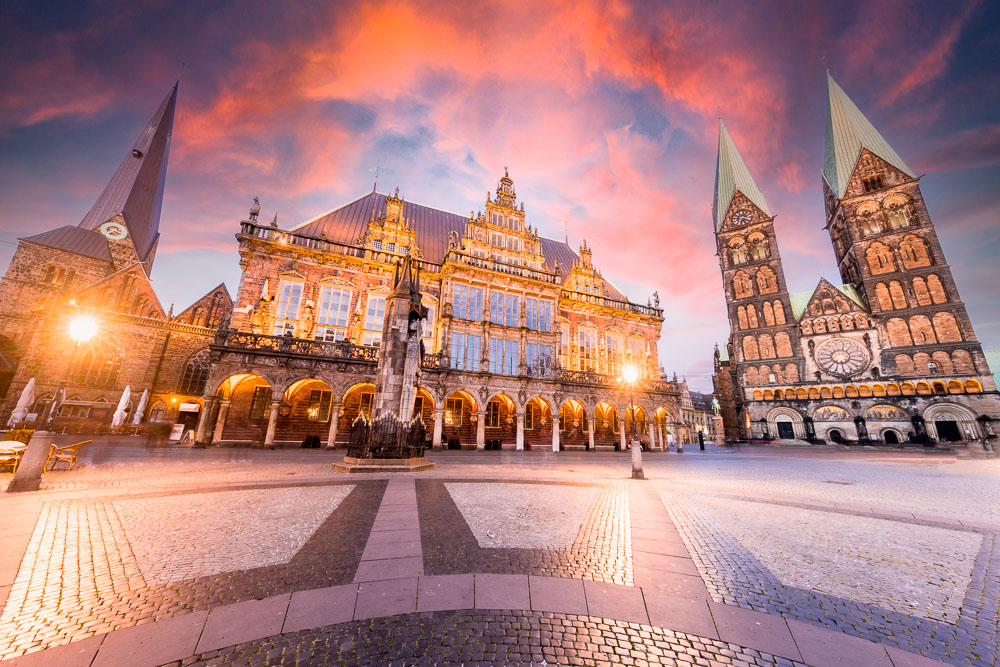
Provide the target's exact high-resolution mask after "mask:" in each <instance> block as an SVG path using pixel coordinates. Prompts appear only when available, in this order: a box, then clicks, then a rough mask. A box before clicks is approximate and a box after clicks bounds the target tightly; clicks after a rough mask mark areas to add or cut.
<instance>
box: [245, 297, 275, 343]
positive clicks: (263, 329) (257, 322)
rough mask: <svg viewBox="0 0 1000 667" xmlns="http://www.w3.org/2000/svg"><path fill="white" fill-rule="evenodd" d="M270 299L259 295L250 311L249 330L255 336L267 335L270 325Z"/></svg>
mask: <svg viewBox="0 0 1000 667" xmlns="http://www.w3.org/2000/svg"><path fill="white" fill-rule="evenodd" d="M269 303H270V299H269V298H268V297H266V296H263V295H261V297H260V299H258V300H257V303H256V305H254V307H253V310H252V311H250V330H251V331H253V332H254V333H255V334H262V333H267V331H268V329H269V327H270V325H271V312H270V310H271V308H270V305H269Z"/></svg>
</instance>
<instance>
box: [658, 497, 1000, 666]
mask: <svg viewBox="0 0 1000 667" xmlns="http://www.w3.org/2000/svg"><path fill="white" fill-rule="evenodd" d="M662 495H663V498H664V502H665V504H666V506H667V509H668V510H669V512H670V514H671V516H672V517H673V519H674V522H675V524H676V525H677V527H678V529H679V530H680V532H681V535H682V537H683V538H684V541H685V544H686V545H687V546H688V549H689V551H690V553H691V555H692V557H693V559H694V562H695V564H696V565H697V567H698V570H699V571H700V573H701V576H702V578H703V579H704V581H705V583H706V585H707V586H708V589H709V592H710V593H711V595H712V597H713V599H715V600H716V601H718V602H724V603H725V604H729V605H734V606H739V607H744V608H747V609H755V610H758V611H765V612H768V613H770V614H779V615H781V616H783V617H785V618H791V619H797V620H802V621H805V622H809V623H814V624H817V625H822V626H824V627H827V628H830V629H836V630H838V631H840V632H844V633H846V634H850V635H853V636H856V637H862V638H864V639H868V640H871V641H876V642H879V643H882V644H886V645H890V646H897V647H899V648H901V649H903V650H906V651H910V652H919V653H920V654H922V655H926V656H929V657H933V658H935V659H939V660H943V661H946V662H952V663H954V664H962V665H996V664H997V660H998V648H997V639H998V636H1000V633H998V631H997V628H998V610H1000V552H998V551H996V550H994V544H995V542H996V533H993V532H990V531H973V530H967V531H965V533H964V534H960V535H957V536H956V535H955V533H958V532H959V531H957V530H953V529H950V528H949V529H943V528H939V527H931V525H930V524H929V522H917V521H914V520H909V521H905V520H903V519H900V520H899V525H898V526H896V527H895V528H894V529H893V533H894V536H895V537H896V538H898V539H899V540H900V543H899V544H898V548H897V550H896V552H895V553H896V554H897V555H898V556H899V560H898V561H896V563H895V569H893V568H892V562H891V561H889V560H885V561H883V562H882V563H881V564H873V566H877V565H882V566H884V567H882V568H881V569H882V571H881V572H880V573H875V574H874V576H873V573H871V572H870V569H873V568H869V567H867V566H865V565H864V564H862V563H859V562H857V559H855V562H854V563H853V564H850V563H845V562H844V561H845V560H847V557H846V556H845V554H847V553H848V552H850V551H854V552H855V553H857V552H858V551H862V550H865V549H871V547H872V545H877V544H881V543H882V541H883V539H884V538H885V537H886V534H885V532H884V531H885V530H886V527H885V526H884V525H881V520H876V519H872V518H869V517H864V516H859V515H856V514H853V513H850V512H845V511H840V510H832V511H828V512H824V513H825V514H827V515H828V517H827V521H826V522H825V523H822V524H820V526H819V528H820V530H823V529H825V530H826V531H828V532H827V534H826V535H825V536H823V535H813V536H812V537H814V538H815V542H812V543H810V540H809V536H808V535H803V534H801V533H799V534H796V533H795V530H794V528H789V527H787V526H786V527H785V528H784V529H782V530H779V531H773V530H772V531H769V532H768V534H767V535H760V536H757V537H755V538H754V539H752V540H747V541H748V542H750V543H751V544H759V543H760V540H767V539H772V540H774V542H773V543H772V544H770V545H768V548H769V549H770V550H772V551H773V552H775V553H777V552H780V551H781V550H783V549H784V550H786V551H785V557H786V559H787V561H786V562H785V563H775V562H774V561H772V565H774V566H775V567H774V570H777V569H779V568H780V567H785V568H787V567H790V566H791V567H798V568H799V569H800V571H803V572H805V571H809V572H810V578H811V579H812V580H813V582H814V585H812V586H793V585H788V584H786V583H783V582H782V581H781V580H780V579H779V576H778V575H777V574H776V573H775V572H774V571H773V570H772V569H769V568H768V567H767V566H766V565H765V563H764V562H763V560H762V559H760V558H758V556H757V555H755V554H754V553H753V552H752V551H751V550H750V549H748V548H747V546H746V545H745V544H744V543H743V542H741V541H740V539H738V538H737V537H735V536H734V533H743V532H744V528H745V527H748V526H753V525H757V526H760V525H761V523H760V522H762V521H763V522H766V521H767V519H768V517H770V518H771V519H773V520H774V521H781V520H786V521H787V520H788V518H787V517H788V514H789V513H791V514H793V515H798V516H799V517H800V520H802V521H804V520H805V517H806V516H808V515H810V514H813V513H814V512H815V510H812V509H806V508H788V507H783V506H781V507H778V508H777V511H776V508H775V506H773V505H770V504H768V503H755V502H747V503H743V502H737V503H733V502H732V501H727V500H725V499H724V500H723V502H719V499H717V498H713V497H711V496H705V495H683V496H682V495H681V494H671V493H663V494H662ZM751 516H752V518H750V517H751ZM845 521H846V522H847V523H848V524H849V525H850V526H851V530H850V531H843V525H844V523H845ZM741 524H742V525H741ZM900 526H902V527H903V530H900V529H899V528H900ZM730 527H731V528H732V530H731V529H730ZM838 527H840V528H841V530H840V531H838ZM931 531H933V532H931ZM782 533H784V534H782ZM789 534H792V535H795V539H792V540H789V539H788V535H789ZM932 535H933V536H935V537H937V538H938V539H939V540H940V541H938V542H933V543H932V544H930V545H926V546H930V547H931V548H933V549H935V550H936V551H938V552H945V553H948V552H952V551H953V550H954V549H956V548H957V547H956V543H964V547H965V548H970V547H972V546H977V547H978V548H976V549H975V550H974V553H970V552H964V553H961V554H957V555H953V557H952V558H950V559H949V560H948V561H947V562H942V563H939V567H938V568H936V570H937V575H936V576H937V577H940V580H935V576H934V575H932V576H930V577H927V579H928V580H926V581H923V582H920V583H919V584H915V583H914V576H915V574H916V573H915V572H914V568H913V563H912V561H911V562H907V560H906V554H907V552H909V551H911V550H912V548H913V547H914V546H915V545H918V544H920V543H921V542H922V541H923V540H926V539H928V538H929V537H931V536H932ZM745 537H746V536H745V535H744V538H745ZM956 537H957V538H958V539H955V538H956ZM838 541H840V542H841V543H840V544H839V545H836V543H837V542H838ZM803 547H804V548H803ZM869 555H871V553H870V552H869ZM890 555H891V550H890V551H889V552H886V553H884V554H883V556H890ZM956 556H957V557H956ZM940 557H941V558H944V556H940ZM767 559H768V560H772V559H771V558H770V557H769V556H768V557H767ZM969 560H972V566H971V568H969V567H968V561H969ZM838 561H839V562H838ZM790 563H795V564H794V565H790ZM845 566H846V567H845ZM850 567H853V577H850V575H849V570H847V569H846V568H850ZM970 569H971V571H970ZM838 578H842V579H843V580H842V581H841V584H842V591H841V592H842V595H836V594H831V593H829V592H823V591H824V590H827V591H829V590H836V589H837V588H838V585H837V579H838ZM966 581H967V582H968V583H966ZM815 582H821V583H815ZM802 583H803V584H805V583H806V582H802ZM914 587H919V588H922V589H923V591H922V593H921V595H923V596H924V599H922V600H920V599H918V600H916V601H915V600H914V599H913V595H914ZM851 595H852V596H853V597H849V596H851ZM865 599H870V600H874V599H879V600H880V601H881V602H882V604H874V603H870V602H865ZM906 607H909V609H906ZM900 609H902V610H903V611H900Z"/></svg>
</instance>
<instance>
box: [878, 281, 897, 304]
mask: <svg viewBox="0 0 1000 667" xmlns="http://www.w3.org/2000/svg"><path fill="white" fill-rule="evenodd" d="M875 300H876V301H878V307H879V309H880V310H892V309H893V305H892V297H891V296H889V287H888V286H887V285H886V284H885V283H878V284H877V285H875Z"/></svg>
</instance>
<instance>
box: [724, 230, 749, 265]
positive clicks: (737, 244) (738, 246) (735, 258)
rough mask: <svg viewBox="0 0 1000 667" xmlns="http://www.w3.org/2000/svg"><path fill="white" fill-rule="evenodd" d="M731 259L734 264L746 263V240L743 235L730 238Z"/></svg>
mask: <svg viewBox="0 0 1000 667" xmlns="http://www.w3.org/2000/svg"><path fill="white" fill-rule="evenodd" d="M728 245H729V260H730V262H731V264H732V265H734V266H735V265H738V264H744V263H746V261H747V246H746V241H745V240H744V239H743V237H742V236H734V237H732V238H731V239H729V244H728Z"/></svg>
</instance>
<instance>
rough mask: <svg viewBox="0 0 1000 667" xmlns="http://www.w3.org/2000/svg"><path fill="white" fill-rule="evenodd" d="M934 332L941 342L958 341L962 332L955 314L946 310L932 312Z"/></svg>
mask: <svg viewBox="0 0 1000 667" xmlns="http://www.w3.org/2000/svg"><path fill="white" fill-rule="evenodd" d="M934 333H935V334H937V339H938V340H939V341H940V342H942V343H958V342H961V340H962V332H961V330H960V329H959V328H958V322H957V321H956V320H955V316H954V315H952V314H951V313H949V312H947V311H943V312H940V313H934Z"/></svg>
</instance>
